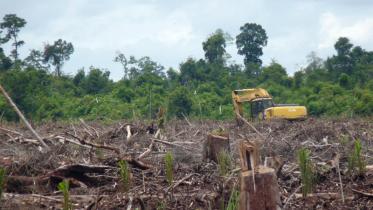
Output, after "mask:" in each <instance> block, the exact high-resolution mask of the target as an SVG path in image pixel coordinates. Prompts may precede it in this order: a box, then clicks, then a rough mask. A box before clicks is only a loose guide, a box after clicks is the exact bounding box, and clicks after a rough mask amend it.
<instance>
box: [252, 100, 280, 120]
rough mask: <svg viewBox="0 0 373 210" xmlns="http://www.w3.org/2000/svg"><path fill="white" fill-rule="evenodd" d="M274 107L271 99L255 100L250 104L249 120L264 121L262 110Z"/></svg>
mask: <svg viewBox="0 0 373 210" xmlns="http://www.w3.org/2000/svg"><path fill="white" fill-rule="evenodd" d="M270 107H274V104H273V100H272V99H256V100H253V101H252V102H251V103H250V112H251V118H254V119H256V118H259V119H264V118H265V116H264V110H266V109H267V108H270Z"/></svg>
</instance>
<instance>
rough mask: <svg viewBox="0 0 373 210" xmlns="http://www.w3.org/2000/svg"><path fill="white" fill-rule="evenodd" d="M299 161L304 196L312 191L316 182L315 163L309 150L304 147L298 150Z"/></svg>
mask: <svg viewBox="0 0 373 210" xmlns="http://www.w3.org/2000/svg"><path fill="white" fill-rule="evenodd" d="M298 163H299V169H300V173H301V181H302V194H303V197H306V196H307V194H308V193H310V192H311V191H312V187H313V184H314V183H313V182H314V174H313V164H312V162H311V158H310V151H309V150H307V149H306V148H302V149H300V150H299V151H298Z"/></svg>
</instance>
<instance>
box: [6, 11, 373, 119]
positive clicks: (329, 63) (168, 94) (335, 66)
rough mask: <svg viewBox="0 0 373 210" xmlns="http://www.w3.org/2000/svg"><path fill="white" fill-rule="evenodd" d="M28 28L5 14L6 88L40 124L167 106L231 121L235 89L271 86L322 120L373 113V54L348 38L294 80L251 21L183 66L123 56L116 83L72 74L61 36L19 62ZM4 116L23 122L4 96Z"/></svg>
mask: <svg viewBox="0 0 373 210" xmlns="http://www.w3.org/2000/svg"><path fill="white" fill-rule="evenodd" d="M25 25H26V20H24V19H22V18H20V17H17V16H16V15H14V14H9V15H5V16H4V18H3V20H2V22H1V23H0V83H1V84H2V85H3V86H4V87H5V89H6V90H7V91H8V92H9V94H10V95H11V97H12V98H13V100H14V101H15V103H16V104H17V105H18V106H19V108H20V109H21V110H23V112H24V113H25V114H26V116H27V117H28V118H30V119H32V120H34V121H43V120H57V119H59V120H68V119H74V118H78V117H85V118H89V119H121V118H128V119H138V118H148V119H149V118H155V116H156V114H157V112H158V110H159V109H160V107H162V108H163V109H165V110H166V113H167V116H168V117H183V116H191V117H196V118H210V119H229V118H233V112H232V102H231V91H232V90H234V89H241V88H252V87H263V88H265V89H267V90H268V91H269V92H270V93H271V94H272V96H273V97H274V100H275V102H277V103H298V104H301V105H305V106H307V108H308V110H309V113H310V114H311V115H315V116H320V115H344V116H355V115H359V116H367V115H372V113H373V52H371V51H366V50H364V49H363V48H362V47H360V46H354V45H353V43H351V42H350V40H349V39H348V38H346V37H341V38H339V39H338V40H336V43H335V46H334V48H335V50H336V54H335V55H332V56H331V57H328V58H327V59H326V60H325V61H324V60H322V59H321V58H318V57H317V55H316V54H315V53H311V54H310V55H309V56H308V65H307V66H306V67H304V68H302V69H300V70H298V71H297V72H295V73H294V75H293V76H290V75H288V74H287V71H286V69H285V68H284V67H283V66H281V64H279V63H277V62H276V61H274V60H273V61H272V62H271V63H270V64H269V65H267V66H263V65H262V60H261V58H260V57H261V56H262V54H263V51H262V49H263V47H265V46H266V44H267V42H268V39H269V38H268V37H267V34H266V31H265V29H264V28H262V26H260V25H258V24H255V23H247V24H244V25H243V26H242V27H241V28H240V33H239V34H238V35H237V36H236V37H235V39H234V38H232V37H231V36H230V35H229V34H227V33H225V32H224V31H222V30H220V29H219V30H217V31H216V32H214V33H212V34H211V35H210V36H209V37H208V38H207V39H206V40H205V41H204V42H203V43H202V50H204V52H205V58H201V59H196V58H187V59H186V60H184V61H182V63H181V64H180V66H179V69H173V68H170V69H165V68H164V67H163V66H162V65H161V64H159V63H157V62H155V61H153V60H151V58H149V57H141V58H136V57H134V56H128V55H124V54H123V53H118V54H117V56H116V57H115V58H114V62H118V63H120V64H121V65H122V66H123V71H124V77H123V78H122V79H121V80H119V81H117V82H113V81H112V80H111V79H110V78H109V76H110V72H109V71H106V70H103V69H99V68H95V67H90V68H89V69H80V70H78V71H77V73H76V74H75V75H73V76H69V75H65V74H64V73H63V71H62V70H63V69H62V68H63V64H64V63H65V62H66V61H68V60H69V58H70V55H71V54H72V53H73V52H74V47H73V44H72V43H69V42H67V41H65V40H62V39H59V40H57V41H55V42H54V43H53V44H45V45H44V46H43V50H42V51H40V50H31V51H30V54H29V55H28V56H27V57H26V58H24V59H20V58H19V53H18V50H19V48H20V47H22V45H24V44H25V42H24V41H22V40H20V39H21V37H19V31H20V30H21V29H22V28H23V27H24V26H25ZM234 40H235V42H234ZM7 44H8V45H11V46H12V47H13V49H12V51H11V52H10V54H9V55H7V54H6V52H4V50H3V48H2V46H3V45H7ZM229 44H236V46H237V52H238V54H240V55H243V56H244V62H243V63H244V64H243V65H238V64H231V63H232V62H227V61H229V59H230V56H229V54H228V53H227V52H226V46H227V45H229ZM51 65H52V66H53V67H54V68H53V69H52V67H51ZM0 117H1V118H2V119H6V120H17V116H16V114H15V113H14V112H13V111H12V110H11V108H10V107H9V106H8V105H7V104H6V102H5V100H4V99H3V98H2V97H0Z"/></svg>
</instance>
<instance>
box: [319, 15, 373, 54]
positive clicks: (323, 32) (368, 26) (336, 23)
mask: <svg viewBox="0 0 373 210" xmlns="http://www.w3.org/2000/svg"><path fill="white" fill-rule="evenodd" d="M320 25H321V28H320V37H321V39H320V43H319V45H318V49H325V48H333V45H334V43H335V42H336V41H337V40H338V38H339V37H348V38H349V39H351V41H352V42H353V43H355V44H359V45H363V46H364V47H365V46H368V47H372V43H371V38H372V37H373V18H371V17H367V18H361V19H357V20H349V18H341V17H337V16H336V15H334V14H333V13H329V12H328V13H324V14H322V15H321V18H320Z"/></svg>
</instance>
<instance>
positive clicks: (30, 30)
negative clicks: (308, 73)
mask: <svg viewBox="0 0 373 210" xmlns="http://www.w3.org/2000/svg"><path fill="white" fill-rule="evenodd" d="M341 1H342V2H343V3H341ZM372 5H373V3H372V1H371V0H355V1H352V0H328V1H325V0H303V1H296V0H283V1H278V0H277V1H276V0H236V1H229V0H204V1H200V0H189V1H173V0H120V1H119V0H106V1H100V0H66V1H53V2H52V1H48V0H38V1H36V2H34V1H32V2H31V1H27V0H12V1H4V0H3V1H2V0H0V8H1V11H0V16H1V17H2V16H3V15H5V14H8V13H16V14H17V15H19V16H20V17H23V18H25V19H26V20H27V25H26V27H25V28H23V29H22V30H21V33H20V36H19V37H20V39H22V40H24V41H25V43H26V44H25V45H24V46H22V48H21V51H22V52H21V57H25V56H27V54H28V53H29V49H41V48H42V47H43V43H45V42H49V43H53V42H54V41H55V40H57V39H59V38H61V39H64V40H66V41H69V42H72V43H73V45H74V48H75V52H74V54H73V55H72V56H71V59H70V60H69V61H67V62H66V64H65V66H64V68H63V71H64V72H66V73H71V74H74V73H75V72H76V70H77V69H78V68H81V67H82V66H85V67H89V66H91V65H93V66H96V67H105V68H108V69H109V70H110V71H111V72H112V76H111V77H112V78H113V79H115V80H118V79H120V78H121V76H122V75H123V74H122V70H121V67H120V65H119V64H117V63H114V62H113V58H114V56H115V52H116V51H121V52H123V53H124V54H126V55H135V56H136V57H141V56H150V57H151V58H152V59H153V60H155V61H157V62H159V63H160V64H162V65H164V66H166V67H174V68H177V67H178V66H179V64H180V63H181V62H183V61H185V59H187V57H194V58H197V59H199V58H203V54H204V52H203V50H202V42H203V41H205V39H206V38H207V37H208V35H209V34H211V33H213V32H214V31H215V30H216V29H218V28H221V29H222V30H224V31H226V32H228V33H229V34H231V35H232V37H235V36H236V35H237V34H238V33H239V28H240V26H242V25H243V24H245V23H248V22H250V23H258V24H261V25H262V26H263V28H264V29H265V30H266V31H267V34H268V37H269V39H268V46H267V47H265V48H264V55H263V57H262V60H263V63H264V64H265V65H267V64H268V63H270V61H271V59H272V58H274V59H276V60H277V61H278V62H279V63H281V64H282V65H284V66H285V67H286V69H287V70H288V72H289V73H290V74H291V73H292V72H294V71H295V70H297V69H299V68H298V67H297V64H300V63H301V64H302V63H304V62H305V57H306V55H307V54H308V53H309V52H311V51H317V53H318V54H319V55H320V56H322V57H326V56H330V55H331V54H332V53H334V49H333V45H334V43H335V41H336V40H337V39H338V37H340V36H347V37H349V38H350V39H351V41H352V42H353V43H354V44H355V45H357V44H358V45H361V46H362V47H363V48H364V49H367V50H372V49H373V42H371V41H370V38H371V37H373V32H372V31H373V29H372V27H373V20H372V19H373V17H372V16H371V11H372ZM10 48H11V46H10V45H9V46H8V45H7V46H6V52H10ZM227 51H228V52H229V53H230V54H231V55H232V60H235V61H236V63H240V64H241V63H242V61H243V57H242V56H239V55H237V49H236V47H235V45H234V44H233V45H230V46H229V47H228V48H227Z"/></svg>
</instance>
